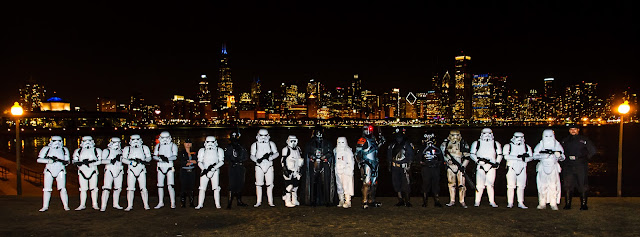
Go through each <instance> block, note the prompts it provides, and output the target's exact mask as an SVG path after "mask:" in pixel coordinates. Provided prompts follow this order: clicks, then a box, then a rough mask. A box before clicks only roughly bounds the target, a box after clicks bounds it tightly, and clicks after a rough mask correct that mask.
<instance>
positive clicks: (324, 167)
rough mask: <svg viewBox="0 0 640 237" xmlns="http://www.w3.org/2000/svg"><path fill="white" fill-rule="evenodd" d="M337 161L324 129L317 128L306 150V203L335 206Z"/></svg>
mask: <svg viewBox="0 0 640 237" xmlns="http://www.w3.org/2000/svg"><path fill="white" fill-rule="evenodd" d="M334 165H335V159H334V156H333V146H332V145H331V144H330V143H329V141H326V139H325V138H324V130H323V128H322V127H316V128H315V129H314V131H313V137H312V138H311V141H309V143H307V146H306V149H305V189H304V190H305V203H307V204H311V205H312V206H316V205H323V204H324V205H325V206H327V207H329V206H332V205H335V198H336V186H335V181H336V180H335V179H336V177H335V168H334Z"/></svg>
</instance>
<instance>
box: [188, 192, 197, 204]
mask: <svg viewBox="0 0 640 237" xmlns="http://www.w3.org/2000/svg"><path fill="white" fill-rule="evenodd" d="M189 206H190V207H195V206H196V205H194V204H193V191H191V192H190V193H189Z"/></svg>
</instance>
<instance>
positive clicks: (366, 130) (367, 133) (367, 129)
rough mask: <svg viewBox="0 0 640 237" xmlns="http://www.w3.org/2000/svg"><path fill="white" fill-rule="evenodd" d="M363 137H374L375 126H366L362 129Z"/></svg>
mask: <svg viewBox="0 0 640 237" xmlns="http://www.w3.org/2000/svg"><path fill="white" fill-rule="evenodd" d="M362 135H364V136H365V137H370V136H372V135H373V126H372V125H364V127H363V128H362Z"/></svg>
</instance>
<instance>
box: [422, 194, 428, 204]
mask: <svg viewBox="0 0 640 237" xmlns="http://www.w3.org/2000/svg"><path fill="white" fill-rule="evenodd" d="M422 207H427V193H422Z"/></svg>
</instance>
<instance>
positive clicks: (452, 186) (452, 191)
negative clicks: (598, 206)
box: [446, 169, 462, 207]
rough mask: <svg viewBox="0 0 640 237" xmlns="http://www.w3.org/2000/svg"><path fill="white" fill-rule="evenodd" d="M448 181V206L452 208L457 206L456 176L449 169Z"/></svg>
mask: <svg viewBox="0 0 640 237" xmlns="http://www.w3.org/2000/svg"><path fill="white" fill-rule="evenodd" d="M447 181H448V184H447V186H449V203H447V204H446V205H447V206H448V207H450V206H453V205H454V204H456V175H455V174H454V173H453V171H451V170H449V169H447ZM461 201H462V200H461Z"/></svg>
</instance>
